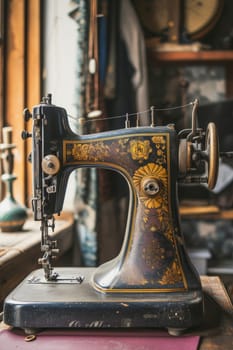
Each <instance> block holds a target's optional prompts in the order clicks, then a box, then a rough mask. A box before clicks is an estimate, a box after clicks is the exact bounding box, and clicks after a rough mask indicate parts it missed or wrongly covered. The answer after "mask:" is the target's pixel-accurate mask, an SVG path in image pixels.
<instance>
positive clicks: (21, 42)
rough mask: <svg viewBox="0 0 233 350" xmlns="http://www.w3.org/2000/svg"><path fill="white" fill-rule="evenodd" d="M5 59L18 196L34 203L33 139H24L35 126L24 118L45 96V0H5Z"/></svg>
mask: <svg viewBox="0 0 233 350" xmlns="http://www.w3.org/2000/svg"><path fill="white" fill-rule="evenodd" d="M4 14H5V15H4V17H5V18H4V19H5V20H4V23H5V25H4V63H3V81H4V82H3V98H2V101H3V108H2V110H3V117H2V118H1V119H2V120H1V123H2V126H5V125H9V126H12V127H13V143H14V144H15V145H16V149H15V150H14V151H15V152H14V154H15V159H14V173H15V174H16V176H17V180H16V181H15V184H14V196H15V199H16V200H18V201H20V202H21V203H24V204H25V205H26V206H27V207H30V202H31V194H32V189H31V183H32V175H31V173H32V171H31V165H30V164H29V163H28V161H27V159H28V155H29V153H30V152H31V140H30V139H28V140H26V141H23V140H22V139H21V132H22V130H25V129H26V130H28V131H29V132H30V130H31V121H29V122H28V123H26V122H25V121H24V118H23V110H24V108H25V107H28V108H29V109H31V108H32V106H33V105H35V104H38V102H39V101H40V99H41V86H42V83H41V76H42V74H41V62H42V60H41V52H42V35H41V28H42V0H4Z"/></svg>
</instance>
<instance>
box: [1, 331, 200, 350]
mask: <svg viewBox="0 0 233 350" xmlns="http://www.w3.org/2000/svg"><path fill="white" fill-rule="evenodd" d="M199 339H200V337H199V336H179V337H173V336H169V335H168V334H167V333H163V332H158V331H155V332H148V331H146V332H145V331H140V330H139V331H134V332H120V331H119V332H112V331H109V332H108V331H101V330H100V331H97V332H96V331H95V332H93V331H91V330H90V331H58V330H56V331H43V332H41V333H38V334H37V335H36V338H35V339H34V340H32V341H30V342H27V341H26V337H25V334H24V333H23V332H22V331H17V330H8V329H5V330H2V331H1V332H0V349H1V350H14V349H17V350H27V349H30V350H31V349H32V350H41V349H43V350H47V349H48V350H60V349H63V350H64V349H67V350H72V349H75V350H100V349H101V350H152V349H153V350H160V349H161V350H196V349H197V347H198V343H199Z"/></svg>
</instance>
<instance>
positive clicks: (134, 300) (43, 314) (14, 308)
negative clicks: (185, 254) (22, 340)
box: [4, 268, 203, 335]
mask: <svg viewBox="0 0 233 350" xmlns="http://www.w3.org/2000/svg"><path fill="white" fill-rule="evenodd" d="M56 270H57V272H58V274H59V277H58V278H57V279H56V280H54V281H47V280H46V279H45V277H44V272H43V270H42V269H39V270H36V271H34V272H33V273H32V274H30V275H29V276H28V277H27V278H26V279H25V280H24V281H23V282H22V283H21V284H20V285H19V286H18V287H16V289H15V290H14V291H12V292H11V294H10V295H9V296H8V297H7V299H6V300H5V303H4V322H5V323H6V324H8V325H10V326H13V327H17V328H21V329H24V330H25V331H26V332H27V334H28V332H29V333H30V334H35V332H36V330H38V331H39V330H41V329H48V328H71V329H74V328H76V329H87V328H95V329H97V328H101V329H103V328H105V329H111V328H115V329H116V328H120V329H122V328H127V329H129V328H147V329H149V328H167V329H168V331H169V333H170V334H172V335H178V334H179V333H180V332H181V331H182V330H183V329H188V328H192V327H196V326H199V325H200V324H201V322H202V316H203V300H202V291H201V290H196V291H188V292H176V293H174V292H172V293H164V292H162V291H161V292H159V293H154V292H153V293H148V292H147V293H143V290H142V292H137V293H122V292H115V293H103V292H99V291H97V290H95V289H94V288H93V284H92V276H93V273H94V271H95V268H57V269H56Z"/></svg>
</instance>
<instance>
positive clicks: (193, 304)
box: [4, 95, 219, 334]
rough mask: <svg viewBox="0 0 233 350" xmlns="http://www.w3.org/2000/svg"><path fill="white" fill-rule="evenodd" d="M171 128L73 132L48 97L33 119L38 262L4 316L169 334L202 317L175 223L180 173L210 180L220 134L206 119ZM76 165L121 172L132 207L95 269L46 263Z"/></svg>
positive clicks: (29, 323)
mask: <svg viewBox="0 0 233 350" xmlns="http://www.w3.org/2000/svg"><path fill="white" fill-rule="evenodd" d="M192 106H193V107H192V128H191V129H187V130H183V131H181V132H180V133H179V134H177V132H176V130H175V127H174V125H173V124H170V125H167V126H155V115H154V109H153V107H152V108H151V125H150V126H148V127H142V126H139V124H137V126H135V127H132V128H131V127H130V125H129V120H128V119H127V120H126V128H125V129H121V130H114V131H108V132H101V133H96V134H89V135H76V134H75V133H74V132H73V131H72V130H71V128H70V127H69V123H68V117H67V113H66V111H65V109H63V108H61V107H57V106H55V105H53V104H52V102H51V96H50V95H49V96H48V97H46V98H43V100H42V102H41V103H40V104H39V105H37V106H35V107H34V108H33V112H32V115H31V114H30V113H29V112H28V111H27V112H26V116H25V118H26V120H28V119H29V118H30V117H32V120H33V128H32V134H31V135H28V134H24V138H25V137H27V136H32V144H33V149H32V169H33V180H34V183H33V199H32V208H33V212H34V219H35V220H36V221H39V222H40V223H41V234H42V241H41V250H42V253H43V256H42V258H41V259H39V262H40V263H41V265H42V268H41V269H38V270H36V271H34V272H33V273H31V274H30V275H29V276H28V277H27V278H26V279H25V280H24V281H23V282H22V283H21V284H20V285H19V286H18V287H17V288H16V289H15V290H14V291H13V292H11V294H10V295H9V296H8V297H7V299H6V300H5V305H4V322H5V323H6V324H9V325H12V326H14V327H20V328H23V329H25V331H26V332H27V333H32V332H34V331H35V329H43V328H138V327H140V328H157V327H159V328H160V327H165V328H167V329H168V330H169V332H170V333H171V334H179V332H181V331H182V330H183V329H186V328H190V327H195V326H198V325H200V324H201V322H202V319H203V313H204V307H205V305H204V302H203V300H204V299H203V292H202V287H201V283H200V279H199V276H198V274H197V273H196V271H195V269H194V267H193V266H192V264H191V262H190V260H189V258H188V256H187V253H186V251H185V246H184V241H183V237H182V233H181V230H180V223H179V213H178V212H179V211H178V204H177V193H176V187H177V182H178V181H183V182H188V183H191V182H197V183H200V182H203V183H204V182H207V184H208V186H209V187H210V188H213V187H214V186H215V182H216V179H217V173H218V158H219V155H218V139H217V133H216V128H215V125H214V124H213V123H210V124H209V125H208V128H207V131H204V130H202V129H199V128H198V127H197V109H198V101H194V102H193V103H192ZM80 167H100V168H107V169H112V170H115V171H117V172H119V173H120V174H121V175H122V176H123V177H124V178H125V179H126V181H127V182H128V185H129V196H130V205H129V213H128V221H127V226H126V232H125V238H124V242H123V245H122V249H121V251H120V253H119V255H118V256H117V257H116V258H114V259H113V260H111V261H108V262H107V263H104V264H102V265H101V266H99V267H97V268H87V267H80V268H79V267H70V268H67V267H66V268H64V267H60V268H56V269H55V268H53V266H52V260H53V257H54V255H56V253H57V251H58V248H57V246H56V242H54V241H52V240H51V239H50V236H49V230H50V229H51V230H54V227H55V223H54V214H59V213H60V212H61V211H62V207H63V201H64V195H65V192H66V185H67V181H68V178H69V175H70V173H71V172H72V171H73V170H74V169H76V168H80Z"/></svg>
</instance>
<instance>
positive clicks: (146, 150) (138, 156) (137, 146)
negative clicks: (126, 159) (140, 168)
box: [129, 140, 152, 162]
mask: <svg viewBox="0 0 233 350" xmlns="http://www.w3.org/2000/svg"><path fill="white" fill-rule="evenodd" d="M129 152H130V153H131V155H132V158H133V160H138V161H139V162H142V161H143V160H146V159H148V157H149V154H150V153H151V152H152V148H151V147H150V141H149V140H145V141H142V140H132V141H130V143H129Z"/></svg>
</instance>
